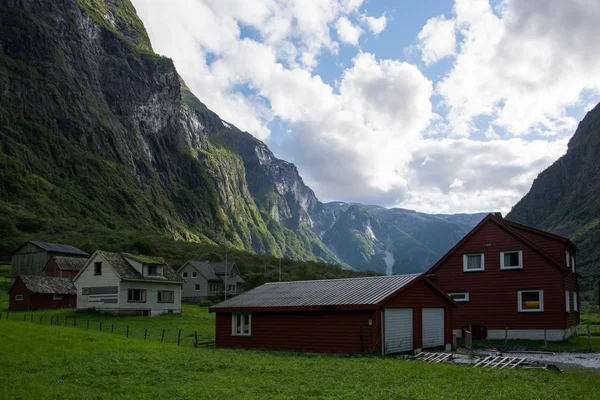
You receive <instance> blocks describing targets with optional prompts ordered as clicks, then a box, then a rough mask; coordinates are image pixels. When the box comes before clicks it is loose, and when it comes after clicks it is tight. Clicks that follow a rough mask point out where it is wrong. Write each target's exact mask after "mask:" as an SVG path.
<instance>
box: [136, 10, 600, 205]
mask: <svg viewBox="0 0 600 400" xmlns="http://www.w3.org/2000/svg"><path fill="white" fill-rule="evenodd" d="M134 5H135V6H136V8H137V10H138V13H139V15H140V17H141V18H142V20H143V21H144V24H145V25H146V28H147V30H148V33H149V35H150V38H151V40H152V43H153V46H154V49H155V51H157V52H158V53H161V54H164V55H167V56H169V57H171V58H173V60H174V62H175V65H176V67H177V69H178V71H179V73H180V74H181V75H182V77H183V78H184V79H185V80H186V82H187V84H188V85H189V86H190V88H191V89H192V91H193V92H194V93H195V94H196V95H197V96H198V97H199V98H200V100H201V101H203V102H204V103H205V104H206V105H207V106H208V107H209V108H211V109H212V110H213V111H215V112H217V113H218V114H219V116H220V117H221V118H222V119H223V120H225V121H228V122H230V123H233V124H235V125H236V126H237V127H238V128H240V129H242V130H246V131H248V132H250V133H251V134H253V135H254V136H255V137H257V138H259V139H261V140H263V141H265V142H266V143H267V144H268V146H269V147H270V148H271V150H272V151H273V152H274V153H275V155H276V156H278V157H280V158H283V159H285V160H288V161H291V162H294V163H295V164H296V165H297V167H298V170H299V171H300V173H301V175H302V177H303V179H304V180H305V182H306V183H307V184H308V185H309V186H310V187H311V188H313V190H314V191H315V193H316V194H317V196H318V197H319V199H321V200H322V201H332V200H342V201H357V202H362V203H372V204H379V205H383V206H386V207H394V206H397V207H404V208H411V209H416V210H419V211H424V212H475V211H495V210H500V211H503V212H507V211H509V210H510V208H511V207H512V206H513V205H514V204H515V203H516V202H517V201H518V200H519V199H520V198H521V197H522V196H523V195H524V194H525V193H526V192H527V191H528V189H529V188H530V186H531V183H532V181H533V179H534V178H535V177H536V175H537V174H538V173H539V172H541V171H542V170H543V169H544V168H546V167H547V166H548V165H550V164H551V163H552V162H554V161H555V160H556V159H557V158H558V157H560V156H561V155H562V154H564V152H565V151H566V148H567V143H568V140H569V138H570V136H571V135H572V134H573V132H574V131H575V129H576V126H577V122H578V121H579V120H581V119H582V118H583V116H584V115H585V113H586V112H587V111H588V110H589V109H591V107H593V106H594V105H595V104H596V103H597V102H598V101H599V100H600V96H599V91H600V76H597V75H598V74H597V72H596V71H598V70H600V54H598V52H595V51H593V49H595V48H597V44H596V42H595V39H594V38H597V37H598V36H599V35H600V28H599V26H600V24H597V21H598V20H600V11H599V8H598V7H595V6H594V5H595V4H594V0H531V1H526V2H524V1H517V0H493V1H491V2H490V1H489V0H429V1H420V2H415V1H408V0H402V1H392V0H380V1H375V0H254V1H251V2H249V1H245V0H178V1H176V2H174V1H167V0H134Z"/></svg>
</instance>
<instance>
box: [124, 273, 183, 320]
mask: <svg viewBox="0 0 600 400" xmlns="http://www.w3.org/2000/svg"><path fill="white" fill-rule="evenodd" d="M129 289H145V290H146V301H145V302H144V303H130V302H128V299H127V296H128V292H129ZM159 290H165V291H171V292H174V293H173V296H174V297H173V300H174V302H173V303H159V302H158V291H159ZM119 309H121V310H151V311H155V312H156V311H171V312H174V313H175V314H179V313H181V285H177V284H174V283H161V282H129V281H124V282H121V283H120V284H119Z"/></svg>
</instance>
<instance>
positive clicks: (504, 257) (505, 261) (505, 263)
mask: <svg viewBox="0 0 600 400" xmlns="http://www.w3.org/2000/svg"><path fill="white" fill-rule="evenodd" d="M522 268H523V251H522V250H513V251H502V252H500V269H522Z"/></svg>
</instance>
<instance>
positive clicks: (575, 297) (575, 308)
mask: <svg viewBox="0 0 600 400" xmlns="http://www.w3.org/2000/svg"><path fill="white" fill-rule="evenodd" d="M573 311H575V312H577V311H579V307H578V306H577V292H573Z"/></svg>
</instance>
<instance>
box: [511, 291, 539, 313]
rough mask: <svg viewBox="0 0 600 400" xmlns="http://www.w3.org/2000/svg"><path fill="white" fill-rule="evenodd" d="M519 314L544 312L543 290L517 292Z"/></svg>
mask: <svg viewBox="0 0 600 400" xmlns="http://www.w3.org/2000/svg"><path fill="white" fill-rule="evenodd" d="M517 301H518V306H519V312H539V311H544V291H543V290H541V289H540V290H537V289H536V290H519V291H517Z"/></svg>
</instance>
